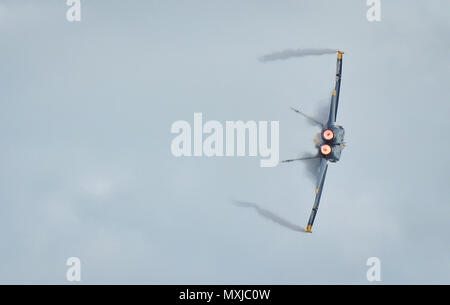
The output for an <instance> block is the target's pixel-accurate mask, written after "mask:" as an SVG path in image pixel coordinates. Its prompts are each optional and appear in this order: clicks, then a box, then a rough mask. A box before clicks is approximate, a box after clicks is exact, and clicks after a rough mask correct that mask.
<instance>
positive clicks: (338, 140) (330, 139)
mask: <svg viewBox="0 0 450 305" xmlns="http://www.w3.org/2000/svg"><path fill="white" fill-rule="evenodd" d="M343 54H344V52H342V51H337V64H336V85H335V89H334V90H333V93H332V95H331V102H330V112H329V116H328V121H327V122H326V123H325V124H324V123H321V122H319V121H318V120H316V119H314V118H312V117H310V116H307V115H306V114H304V113H303V112H301V111H300V110H297V109H294V108H292V110H294V111H295V112H297V113H299V114H301V115H303V116H304V117H306V118H307V119H308V120H310V121H312V122H314V123H315V124H317V125H319V126H320V127H321V128H322V132H321V133H320V137H317V138H316V147H317V149H318V153H317V155H316V156H311V157H303V158H296V159H289V160H284V161H282V162H283V163H287V162H293V161H299V160H307V159H317V158H319V159H320V167H319V169H318V175H317V184H316V199H315V200H314V206H313V208H312V211H311V216H310V217H309V221H308V225H307V226H306V230H305V231H306V232H308V233H312V231H311V230H312V226H313V224H314V219H315V218H316V214H317V210H318V208H319V203H320V197H321V196H322V190H323V185H324V182H325V175H326V174H327V169H328V162H333V163H334V162H337V161H339V159H340V157H341V152H342V150H343V148H344V146H345V142H344V134H345V130H344V128H343V127H342V126H339V125H337V124H336V118H337V110H338V105H339V92H340V89H341V76H342V57H343Z"/></svg>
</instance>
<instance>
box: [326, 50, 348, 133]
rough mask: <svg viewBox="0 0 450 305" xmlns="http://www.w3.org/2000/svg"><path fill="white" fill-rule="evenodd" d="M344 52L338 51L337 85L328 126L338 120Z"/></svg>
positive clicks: (332, 98)
mask: <svg viewBox="0 0 450 305" xmlns="http://www.w3.org/2000/svg"><path fill="white" fill-rule="evenodd" d="M343 54H344V52H342V51H338V54H337V63H336V85H335V88H334V90H333V94H332V95H331V104H330V114H329V117H328V126H329V125H332V124H334V123H335V122H336V118H337V110H338V105H339V93H340V91H341V76H342V55H343Z"/></svg>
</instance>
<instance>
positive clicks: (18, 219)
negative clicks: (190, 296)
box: [0, 0, 450, 284]
mask: <svg viewBox="0 0 450 305" xmlns="http://www.w3.org/2000/svg"><path fill="white" fill-rule="evenodd" d="M67 9H68V7H67V6H66V4H65V1H63V0H60V1H56V0H46V1H25V0H24V1H17V0H14V1H12V0H9V1H8V0H1V1H0V35H1V36H0V37H1V39H0V56H1V59H2V64H1V69H0V83H1V100H0V103H1V104H0V147H1V150H0V240H1V244H2V246H1V251H0V283H3V284H5V283H67V281H66V270H67V266H66V265H65V262H66V259H67V258H68V257H71V256H77V257H79V258H80V259H81V264H82V283H150V284H160V283H161V284H304V283H313V284H328V283H343V284H350V283H354V284H365V283H368V282H367V280H366V270H367V268H368V267H367V266H366V260H367V259H368V258H369V257H371V256H376V257H379V258H380V260H381V277H382V283H389V284H405V283H442V284H450V243H449V242H448V241H449V234H450V224H449V216H450V200H449V198H450V196H449V195H450V191H449V187H448V173H449V170H450V157H449V156H448V151H449V149H450V145H449V141H448V139H446V135H447V134H448V130H449V129H450V123H449V121H448V117H449V114H450V104H449V93H448V89H449V83H450V82H449V81H450V77H449V72H450V56H449V55H450V53H449V51H450V40H449V37H450V18H449V17H450V16H449V15H450V2H449V1H444V0H442V1H437V0H434V1H422V2H411V1H406V0H404V1H382V21H381V22H380V23H370V22H368V21H367V19H366V11H367V6H366V1H312V0H311V1H300V0H297V1H293V0H291V1H256V0H255V1H248V0H246V1H241V0H239V1H238V0H232V1H224V0H221V1H217V0H212V1H211V0H208V1H206V0H194V1H162V0H159V1H143V0H142V1H138V0H135V1H119V0H115V1H112V0H110V1H106V0H84V1H82V21H81V22H79V23H76V22H75V23H69V22H68V21H66V11H67ZM287 48H339V49H342V50H344V51H345V55H344V64H343V79H342V89H341V99H340V108H339V114H338V122H339V123H340V124H342V125H343V126H344V127H345V128H346V141H347V143H348V147H346V148H345V150H344V151H343V153H342V158H341V161H340V162H339V163H337V164H331V165H330V167H329V170H328V175H327V180H326V182H325V189H324V193H323V196H322V202H321V206H320V209H319V212H318V216H317V218H316V222H315V226H314V228H313V234H305V233H300V232H296V231H293V230H289V229H287V228H285V227H282V226H280V225H277V224H276V223H273V222H271V221H269V220H267V219H264V218H262V217H261V216H259V215H258V214H257V213H256V211H255V210H253V209H251V208H246V207H237V206H235V205H233V204H232V199H238V200H245V201H250V202H255V203H257V204H258V205H260V206H261V207H263V208H265V209H267V210H270V211H271V212H273V213H275V214H277V215H278V216H280V217H282V218H284V219H286V220H287V221H289V222H291V223H294V224H298V225H300V226H305V225H306V222H307V220H308V217H309V213H310V210H311V207H312V204H313V200H314V183H313V182H312V180H311V179H309V177H308V175H307V174H306V168H305V165H303V164H301V163H297V164H293V163H292V164H289V165H287V166H285V165H283V166H278V167H275V168H261V167H259V158H250V157H242V158H225V157H223V158H206V157H205V158H194V157H191V158H175V157H173V156H172V154H171V152H170V143H171V141H172V139H173V138H174V135H172V134H171V133H170V126H171V124H172V123H173V122H174V121H176V120H187V121H190V122H192V121H193V113H194V112H202V113H203V117H204V120H219V121H221V122H225V121H226V120H268V121H272V120H279V121H280V157H281V158H290V157H296V156H298V155H300V154H302V153H303V152H312V151H314V150H313V142H312V139H313V137H314V134H315V133H316V132H317V129H316V128H314V127H312V126H310V125H309V124H308V123H307V122H305V120H304V119H302V118H301V117H300V116H298V115H297V114H295V113H293V112H292V111H290V110H289V107H290V106H296V107H302V108H303V109H304V111H305V112H307V113H311V114H314V112H315V111H316V110H317V109H319V108H320V105H323V103H325V104H326V103H327V101H328V99H329V96H330V92H331V90H332V87H333V85H334V73H335V64H336V56H335V55H324V56H319V57H308V58H299V59H291V60H286V61H276V62H270V63H261V62H259V61H258V60H257V59H258V58H259V57H260V56H261V55H264V54H266V53H270V52H273V51H280V50H283V49H287Z"/></svg>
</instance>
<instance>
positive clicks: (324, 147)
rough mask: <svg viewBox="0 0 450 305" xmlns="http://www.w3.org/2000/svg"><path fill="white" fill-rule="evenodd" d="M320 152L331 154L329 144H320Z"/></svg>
mask: <svg viewBox="0 0 450 305" xmlns="http://www.w3.org/2000/svg"><path fill="white" fill-rule="evenodd" d="M320 152H321V153H322V155H324V156H328V155H329V154H331V146H330V145H328V144H324V145H322V146H320Z"/></svg>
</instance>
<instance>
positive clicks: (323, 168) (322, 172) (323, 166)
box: [306, 158, 328, 233]
mask: <svg viewBox="0 0 450 305" xmlns="http://www.w3.org/2000/svg"><path fill="white" fill-rule="evenodd" d="M327 169H328V161H327V160H326V159H325V158H321V160H320V168H319V174H318V176H317V185H316V199H315V200H314V206H313V208H312V211H311V216H310V217H309V221H308V225H307V226H306V232H309V233H311V229H312V226H313V224H314V219H315V218H316V214H317V210H318V209H319V203H320V197H321V196H322V190H323V184H324V182H325V176H326V174H327Z"/></svg>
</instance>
